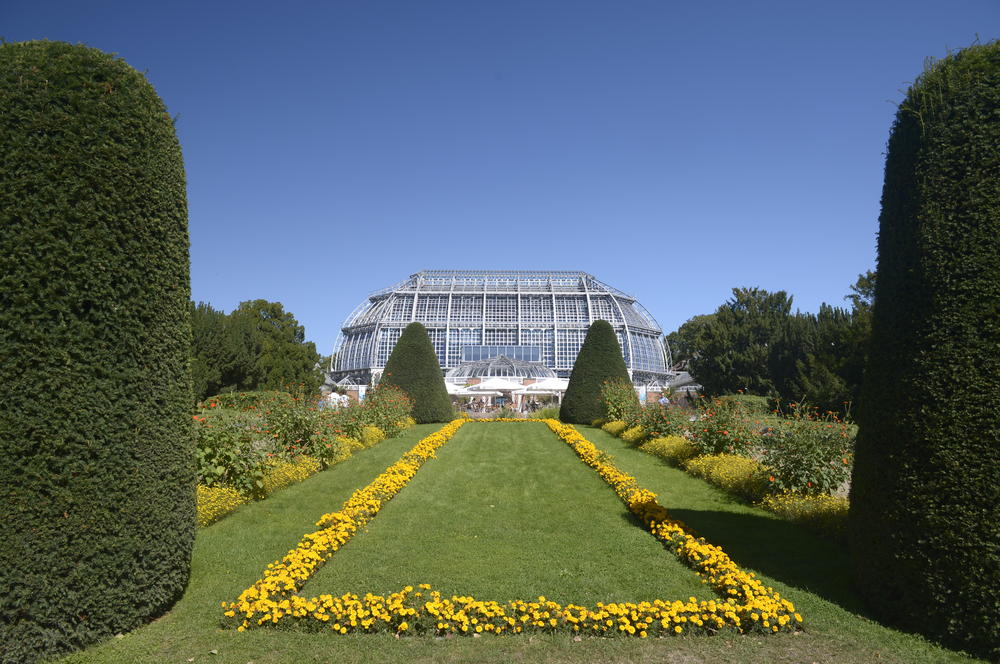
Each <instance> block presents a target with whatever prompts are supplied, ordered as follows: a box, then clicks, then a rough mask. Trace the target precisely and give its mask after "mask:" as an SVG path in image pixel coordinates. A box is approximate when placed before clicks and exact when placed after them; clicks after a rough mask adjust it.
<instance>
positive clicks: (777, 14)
mask: <svg viewBox="0 0 1000 664" xmlns="http://www.w3.org/2000/svg"><path fill="white" fill-rule="evenodd" d="M977 35H978V37H979V39H980V41H982V42H986V41H990V40H992V39H996V38H998V37H1000V2H998V0H953V1H952V2H941V1H940V0H934V1H927V0H867V1H858V0H845V1H842V2H803V1H802V0H775V1H767V0H761V1H759V2H754V3H749V2H745V1H738V0H727V1H721V0H714V1H713V0H708V1H702V2H679V1H677V0H674V1H668V0H657V1H650V0H634V1H633V0H625V1H621V0H619V1H613V0H604V1H584V0H574V1H572V2H569V1H561V2H557V1H546V0H503V1H500V0H493V1H489V2H487V1H482V2H476V1H469V0H451V1H447V2H444V1H434V0H399V1H395V2H389V1H379V0H352V1H350V2H347V1H331V2H299V1H294V0H293V1H283V2H275V1H273V0H270V1H268V2H258V1H256V0H249V1H244V2H223V1H219V2H216V1H214V0H213V1H209V0H198V1H194V2H192V1H189V0H175V1H173V2H146V1H143V0H129V1H101V0H92V1H89V2H81V1H78V0H72V1H68V0H67V1H49V2H46V1H45V0H28V1H26V0H2V3H0V37H3V38H4V39H6V40H7V41H24V40H30V39H57V40H64V41H69V42H74V43H76V42H80V43H84V44H87V45H89V46H93V47H96V48H99V49H102V50H105V51H110V52H114V53H118V54H119V55H120V56H121V57H123V58H124V59H125V60H126V61H127V62H128V63H129V64H131V65H132V66H133V67H135V68H136V69H138V70H139V71H145V72H146V74H147V76H148V77H149V80H150V81H151V82H152V83H153V85H154V86H155V87H156V89H157V91H158V92H159V93H160V96H161V97H163V99H164V100H165V102H166V104H167V106H168V108H169V109H170V112H171V113H172V114H174V115H176V116H177V118H178V119H177V129H178V133H179V136H180V140H181V144H182V146H183V150H184V158H185V163H186V167H187V177H188V203H189V208H190V231H191V281H192V284H191V285H192V297H193V299H195V300H201V301H207V302H210V303H211V304H212V305H213V306H215V307H216V308H220V309H223V310H225V311H230V310H232V309H233V308H234V307H236V306H237V305H238V304H239V302H241V301H243V300H250V299H256V298H263V299H267V300H272V301H280V302H282V303H283V304H284V305H285V308H286V309H287V310H289V311H291V312H293V313H294V314H295V316H296V317H297V318H298V320H299V322H300V323H302V324H303V325H304V326H305V329H306V335H307V337H308V338H309V339H310V340H312V341H315V342H316V344H317V348H318V350H320V352H322V353H323V354H327V353H329V352H330V350H331V348H332V345H333V343H334V341H335V340H336V337H337V334H338V331H339V327H340V324H341V323H342V322H343V319H344V318H345V317H346V316H347V315H348V313H350V311H351V310H352V309H353V308H354V307H355V306H357V305H358V304H359V303H360V302H361V301H362V300H363V299H364V298H365V296H366V295H367V293H369V292H370V291H372V290H376V289H379V288H382V287H384V286H388V285H390V284H393V283H395V282H398V281H401V280H403V279H404V278H406V277H407V276H408V275H410V274H411V273H413V272H416V271H418V270H421V269H426V268H440V269H461V268H484V269H570V270H577V269H578V270H585V271H587V272H590V273H592V274H594V275H595V276H596V277H597V278H598V279H601V280H602V281H605V282H607V283H609V284H611V285H612V286H615V287H616V288H619V289H621V290H623V291H625V292H628V293H631V294H633V295H635V296H636V297H637V298H638V299H639V301H640V302H642V303H643V304H644V305H645V306H646V308H647V309H649V310H650V312H651V313H652V314H653V315H654V316H655V317H656V318H657V320H658V321H659V322H660V324H661V326H662V327H663V329H664V331H665V332H669V331H671V330H673V329H676V328H677V327H678V326H679V325H681V324H682V323H683V322H684V321H685V320H687V319H688V318H690V317H691V316H694V315H697V314H702V313H709V312H711V311H713V310H715V308H716V307H718V306H719V305H720V304H721V303H722V302H724V301H725V300H726V299H727V298H728V297H729V295H730V290H731V289H732V288H733V287H735V286H758V287H761V288H765V289H768V290H785V291H787V292H788V293H790V294H791V295H792V296H793V297H794V302H795V306H796V307H798V308H799V309H801V310H803V311H816V310H817V309H818V307H819V304H820V303H821V302H829V303H831V304H843V299H842V298H843V296H844V295H845V294H847V293H848V292H849V287H850V285H851V284H853V283H854V281H855V279H856V277H857V275H858V274H859V273H861V272H863V271H865V270H867V269H870V268H873V267H874V266H875V235H876V232H877V230H878V213H879V197H880V194H881V188H882V169H883V165H884V148H885V142H886V139H887V137H888V133H889V128H890V125H891V123H892V119H893V116H894V114H895V109H896V105H897V104H898V102H899V101H900V100H901V99H902V95H903V91H904V90H905V89H906V87H907V86H908V84H909V83H910V82H911V81H913V80H914V79H915V77H916V76H917V75H918V74H919V73H920V72H921V70H922V67H923V63H924V59H925V58H926V57H928V56H933V57H942V56H944V55H945V54H946V53H947V52H948V50H949V49H957V48H960V47H962V46H966V45H968V44H970V43H973V42H974V41H975V40H976V38H977Z"/></svg>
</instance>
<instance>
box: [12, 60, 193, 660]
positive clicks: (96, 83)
mask: <svg viewBox="0 0 1000 664" xmlns="http://www.w3.org/2000/svg"><path fill="white" fill-rule="evenodd" d="M0 145H2V150H0V229H2V234H0V263H2V264H0V268H2V269H0V404H2V408H0V452H2V458H3V463H2V464H0V513H2V515H3V516H2V518H0V542H2V546H0V588H2V589H3V591H2V592H0V644H3V652H2V658H0V659H2V660H3V661H4V662H19V663H20V662H30V661H33V660H35V659H36V658H43V657H50V656H52V655H54V654H58V653H60V652H64V651H67V650H70V649H74V648H78V647H81V646H85V645H86V644H88V643H91V642H93V641H95V640H98V639H100V638H102V637H106V636H109V635H113V634H115V633H118V632H122V631H125V630H128V629H131V628H133V627H136V626H137V625H139V624H141V623H142V622H143V621H146V620H148V619H150V618H151V617H154V616H156V615H158V614H160V613H162V612H163V611H164V610H165V609H167V608H168V607H170V606H171V604H172V603H173V602H174V601H175V599H176V598H178V597H179V595H180V594H181V592H182V591H183V589H184V587H185V584H186V583H187V579H188V575H189V569H190V556H191V548H192V545H193V540H194V531H195V509H194V491H195V479H194V466H193V458H194V457H193V454H194V446H193V438H192V428H191V415H190V413H189V408H190V405H191V385H190V376H189V372H188V352H189V348H190V343H191V332H190V322H189V317H188V300H189V291H190V286H189V276H188V270H189V268H188V265H189V261H188V235H187V207H186V206H187V204H186V198H185V184H184V169H183V163H182V160H181V150H180V145H179V144H178V141H177V138H176V135H175V132H174V126H173V122H172V120H171V118H170V116H169V115H168V114H167V111H166V109H165V107H164V105H163V102H162V101H161V100H160V99H159V97H158V96H157V94H156V92H155V91H154V90H153V88H152V86H150V84H149V83H148V82H147V81H146V80H145V78H144V77H143V76H142V75H141V74H139V73H138V72H136V71H135V70H133V69H132V68H131V67H129V66H128V65H127V64H125V63H124V62H123V61H122V60H119V59H116V58H115V57H113V56H111V55H108V54H105V53H102V52H100V51H97V50H94V49H90V48H86V47H84V46H71V45H69V44H65V43H60V42H28V43H6V44H2V45H0Z"/></svg>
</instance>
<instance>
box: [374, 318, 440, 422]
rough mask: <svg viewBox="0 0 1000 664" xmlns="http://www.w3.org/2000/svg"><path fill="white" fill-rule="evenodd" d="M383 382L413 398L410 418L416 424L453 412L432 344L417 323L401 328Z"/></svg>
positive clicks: (425, 330)
mask: <svg viewBox="0 0 1000 664" xmlns="http://www.w3.org/2000/svg"><path fill="white" fill-rule="evenodd" d="M382 383H386V384H389V385H395V386H396V387H398V388H400V389H401V390H403V391H404V392H406V395H407V396H408V397H410V399H412V400H413V419H414V420H416V421H417V423H418V424H425V423H427V422H448V421H450V420H451V418H452V415H453V414H454V411H453V410H452V407H451V397H450V396H448V390H447V389H446V388H445V386H444V376H443V374H442V373H441V365H440V364H439V363H438V357H437V353H435V352H434V344H432V343H431V339H430V337H429V336H427V329H426V328H425V327H424V326H423V325H421V324H420V323H410V324H409V325H407V326H406V329H405V330H403V333H402V334H401V335H400V337H399V341H397V342H396V347H395V348H393V349H392V354H391V355H389V360H388V361H387V362H386V363H385V369H384V370H383V371H382V378H381V381H380V383H379V384H382Z"/></svg>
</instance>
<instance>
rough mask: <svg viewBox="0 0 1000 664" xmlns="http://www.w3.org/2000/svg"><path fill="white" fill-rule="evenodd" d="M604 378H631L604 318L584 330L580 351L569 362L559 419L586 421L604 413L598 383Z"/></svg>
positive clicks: (616, 336) (628, 380)
mask: <svg viewBox="0 0 1000 664" xmlns="http://www.w3.org/2000/svg"><path fill="white" fill-rule="evenodd" d="M606 381H624V382H626V383H631V382H632V380H631V379H630V378H629V375H628V369H627V368H626V367H625V358H624V357H622V348H621V346H620V345H619V344H618V335H616V334H615V330H614V328H613V327H611V323H609V322H608V321H606V320H596V321H594V322H593V323H592V324H591V326H590V329H589V330H587V337H586V339H584V340H583V346H582V347H581V348H580V354H579V355H577V356H576V362H574V363H573V373H572V374H570V377H569V385H568V386H566V395H565V396H564V397H563V402H562V407H561V408H560V409H559V419H561V420H562V421H563V422H567V423H569V424H590V423H591V422H593V421H594V420H596V419H598V418H603V417H605V416H606V415H607V412H606V409H605V407H604V402H603V401H601V386H602V385H603V384H604V383H605V382H606Z"/></svg>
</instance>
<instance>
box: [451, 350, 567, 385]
mask: <svg viewBox="0 0 1000 664" xmlns="http://www.w3.org/2000/svg"><path fill="white" fill-rule="evenodd" d="M494 376H501V377H503V378H512V379H517V380H521V381H523V380H525V379H533V380H542V379H543V378H555V377H556V372H555V371H553V370H552V369H549V368H548V367H547V366H545V365H544V364H542V363H541V362H526V361H525V360H515V359H513V358H510V357H507V356H506V355H498V356H497V357H491V358H489V359H486V360H475V361H473V362H463V363H462V364H460V365H458V366H457V367H455V368H454V369H449V370H448V373H447V374H445V379H446V380H448V381H450V382H454V383H464V382H468V380H469V379H470V378H491V377H494Z"/></svg>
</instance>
